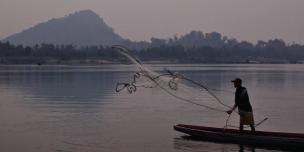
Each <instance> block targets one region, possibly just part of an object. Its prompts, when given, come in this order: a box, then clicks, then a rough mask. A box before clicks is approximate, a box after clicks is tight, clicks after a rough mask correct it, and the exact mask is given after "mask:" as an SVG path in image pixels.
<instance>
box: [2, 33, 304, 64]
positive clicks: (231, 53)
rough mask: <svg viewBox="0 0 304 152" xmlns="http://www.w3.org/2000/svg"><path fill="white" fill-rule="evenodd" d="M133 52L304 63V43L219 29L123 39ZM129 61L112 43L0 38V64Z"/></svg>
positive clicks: (156, 57) (156, 58)
mask: <svg viewBox="0 0 304 152" xmlns="http://www.w3.org/2000/svg"><path fill="white" fill-rule="evenodd" d="M122 45H124V46H126V47H127V48H130V50H131V53H132V54H134V55H135V56H137V57H138V58H139V59H140V60H142V61H144V62H150V63H211V64H212V63H229V64H230V63H252V64H259V63H262V64H266V63H273V64H276V63H278V64H285V63H292V64H295V63H304V45H300V44H286V43H285V42H284V41H283V40H281V39H274V40H269V41H258V42H257V43H256V44H252V43H250V42H246V41H241V42H239V41H237V40H236V39H233V38H227V37H222V36H221V34H219V33H217V32H212V33H207V34H203V33H202V32H200V31H192V32H190V33H188V34H186V35H183V36H181V37H174V38H170V39H158V38H151V42H131V41H129V42H124V44H122ZM106 63H129V61H128V60H127V59H126V58H124V57H123V56H120V55H119V54H118V53H117V52H115V51H113V49H112V48H111V46H103V45H99V46H76V45H57V44H37V45H34V46H23V45H13V44H11V43H9V42H1V41H0V64H38V65H42V64H106Z"/></svg>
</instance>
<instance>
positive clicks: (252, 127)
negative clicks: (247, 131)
mask: <svg viewBox="0 0 304 152" xmlns="http://www.w3.org/2000/svg"><path fill="white" fill-rule="evenodd" d="M250 128H251V131H252V132H255V127H254V125H253V124H251V125H250Z"/></svg>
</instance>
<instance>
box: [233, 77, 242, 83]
mask: <svg viewBox="0 0 304 152" xmlns="http://www.w3.org/2000/svg"><path fill="white" fill-rule="evenodd" d="M231 82H239V83H242V79H240V78H235V79H234V80H231Z"/></svg>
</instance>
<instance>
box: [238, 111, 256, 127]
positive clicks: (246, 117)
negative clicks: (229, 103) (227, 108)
mask: <svg viewBox="0 0 304 152" xmlns="http://www.w3.org/2000/svg"><path fill="white" fill-rule="evenodd" d="M239 114H240V124H243V125H254V119H253V113H252V112H244V111H241V112H239Z"/></svg>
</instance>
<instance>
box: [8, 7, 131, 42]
mask: <svg viewBox="0 0 304 152" xmlns="http://www.w3.org/2000/svg"><path fill="white" fill-rule="evenodd" d="M2 41H9V42H10V43H12V44H22V45H30V46H32V45H35V44H41V43H49V44H58V45H61V44H73V45H77V46H86V45H108V46H109V45H113V44H122V43H123V42H125V41H126V40H124V39H123V38H122V37H120V36H119V35H118V34H116V33H115V32H114V30H113V29H112V28H111V27H109V26H108V25H107V24H106V23H105V22H104V21H103V19H102V18H100V17H99V16H98V15H97V14H96V13H94V12H93V11H91V10H82V11H78V12H75V13H73V14H70V15H68V16H65V17H62V18H56V19H51V20H49V21H47V22H44V23H40V24H38V25H36V26H34V27H31V28H29V29H26V30H24V31H22V32H20V33H17V34H13V35H11V36H9V37H7V38H5V39H4V40H2Z"/></svg>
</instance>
